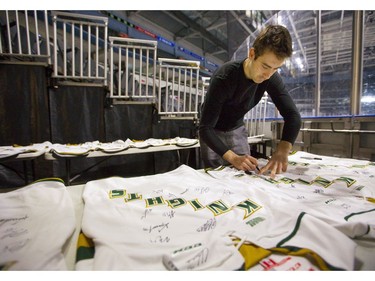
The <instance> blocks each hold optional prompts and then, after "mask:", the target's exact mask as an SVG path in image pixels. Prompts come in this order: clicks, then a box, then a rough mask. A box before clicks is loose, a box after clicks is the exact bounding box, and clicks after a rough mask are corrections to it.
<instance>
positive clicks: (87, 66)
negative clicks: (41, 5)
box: [52, 11, 108, 85]
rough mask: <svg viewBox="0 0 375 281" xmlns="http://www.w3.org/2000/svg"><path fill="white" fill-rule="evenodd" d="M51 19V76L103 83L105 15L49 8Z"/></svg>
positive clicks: (105, 74) (105, 56)
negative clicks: (57, 10) (99, 15)
mask: <svg viewBox="0 0 375 281" xmlns="http://www.w3.org/2000/svg"><path fill="white" fill-rule="evenodd" d="M52 20H53V45H54V48H53V50H54V53H53V58H54V61H53V74H52V76H53V77H54V78H58V79H65V80H73V81H78V82H85V81H86V82H87V81H93V82H96V83H98V84H100V85H107V38H108V19H107V18H106V17H98V16H89V15H81V14H73V13H66V12H55V11H53V12H52ZM58 38H61V41H60V40H58ZM103 50H104V51H103Z"/></svg>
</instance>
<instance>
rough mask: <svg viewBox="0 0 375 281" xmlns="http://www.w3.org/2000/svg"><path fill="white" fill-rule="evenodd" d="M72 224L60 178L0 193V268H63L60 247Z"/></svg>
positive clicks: (63, 186)
mask: <svg viewBox="0 0 375 281" xmlns="http://www.w3.org/2000/svg"><path fill="white" fill-rule="evenodd" d="M75 226H76V220H75V214H74V208H73V203H72V199H71V197H70V195H69V194H68V192H67V190H66V187H65V185H64V183H63V182H62V181H61V180H58V179H46V180H43V181H38V182H35V183H33V184H30V185H28V186H25V187H23V188H20V189H17V190H15V191H11V192H8V193H0V270H67V264H66V262H65V258H64V255H63V246H64V245H65V244H66V242H67V240H68V239H69V238H70V237H71V235H72V233H73V231H74V230H75Z"/></svg>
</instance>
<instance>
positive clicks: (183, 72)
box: [158, 58, 203, 118]
mask: <svg viewBox="0 0 375 281" xmlns="http://www.w3.org/2000/svg"><path fill="white" fill-rule="evenodd" d="M158 61H159V87H158V89H159V92H158V111H159V114H160V115H164V116H170V117H184V116H187V115H189V116H191V117H194V118H197V116H198V104H199V102H200V100H201V98H202V95H203V93H202V90H201V89H199V66H200V62H199V61H190V60H179V59H167V58H159V60H158ZM163 82H164V83H165V84H164V83H163Z"/></svg>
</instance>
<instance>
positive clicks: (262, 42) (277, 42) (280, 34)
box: [253, 25, 293, 59]
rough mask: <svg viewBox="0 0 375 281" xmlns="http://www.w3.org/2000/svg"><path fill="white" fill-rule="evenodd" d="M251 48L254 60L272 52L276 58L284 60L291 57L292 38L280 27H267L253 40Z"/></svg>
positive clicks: (286, 30)
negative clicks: (253, 51)
mask: <svg viewBox="0 0 375 281" xmlns="http://www.w3.org/2000/svg"><path fill="white" fill-rule="evenodd" d="M253 48H254V50H255V59H257V57H259V56H261V55H263V53H264V52H266V51H271V52H273V53H274V54H275V55H276V56H277V57H278V58H280V59H285V58H289V57H290V56H291V55H292V52H293V47H292V37H291V36H290V33H289V31H288V29H286V28H285V27H284V26H282V25H269V26H267V27H266V28H265V29H263V30H262V31H261V32H260V33H259V35H258V37H257V38H256V39H255V41H254V44H253Z"/></svg>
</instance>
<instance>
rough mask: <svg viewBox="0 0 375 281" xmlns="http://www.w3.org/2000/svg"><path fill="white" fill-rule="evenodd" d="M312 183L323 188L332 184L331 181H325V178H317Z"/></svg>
mask: <svg viewBox="0 0 375 281" xmlns="http://www.w3.org/2000/svg"><path fill="white" fill-rule="evenodd" d="M314 183H317V184H320V185H321V186H323V187H324V188H327V187H328V186H330V185H331V184H332V183H333V181H329V180H327V179H325V178H322V177H317V178H316V179H315V180H314Z"/></svg>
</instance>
